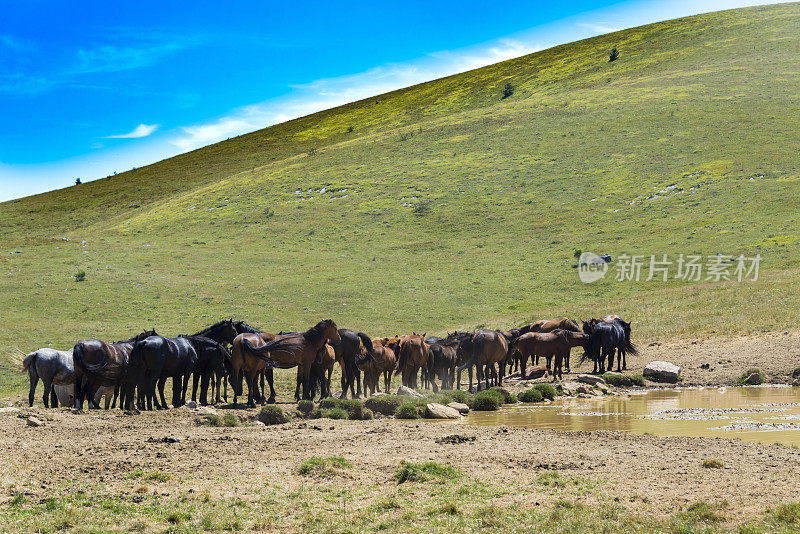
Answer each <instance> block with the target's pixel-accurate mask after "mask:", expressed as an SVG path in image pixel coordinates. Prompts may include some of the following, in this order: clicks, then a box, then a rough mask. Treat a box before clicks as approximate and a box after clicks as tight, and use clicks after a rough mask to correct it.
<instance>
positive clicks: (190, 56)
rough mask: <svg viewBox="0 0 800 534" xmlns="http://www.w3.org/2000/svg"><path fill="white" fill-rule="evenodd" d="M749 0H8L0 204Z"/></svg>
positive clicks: (2, 31)
mask: <svg viewBox="0 0 800 534" xmlns="http://www.w3.org/2000/svg"><path fill="white" fill-rule="evenodd" d="M759 3H763V2H753V1H747V0H694V1H690V0H672V1H662V2H658V1H653V0H629V1H625V2H609V1H599V0H598V1H580V0H576V1H572V2H516V3H513V4H506V3H503V2H497V3H494V4H491V3H487V2H485V1H481V2H478V1H474V2H473V1H470V0H460V1H458V2H455V1H444V0H440V1H438V2H430V1H426V2H419V1H416V0H407V1H405V2H402V3H376V2H361V1H357V2H345V3H338V2H315V1H306V2H276V1H263V0H262V1H241V2H239V1H229V2H202V1H193V2H184V1H171V2H164V1H163V0H162V1H159V2H151V1H137V2H107V1H106V2H93V1H84V2H69V3H67V2H56V1H39V0H25V1H23V2H18V1H12V0H0V201H2V200H8V199H11V198H16V197H20V196H25V195H29V194H33V193H38V192H42V191H47V190H50V189H56V188H60V187H65V186H68V185H71V184H72V183H74V180H75V178H76V177H81V178H82V179H83V181H89V180H92V179H96V178H101V177H103V176H107V175H109V174H112V173H113V172H115V171H118V172H122V171H124V170H128V169H130V168H131V167H134V166H137V167H138V166H142V165H146V164H148V163H152V162H154V161H158V160H160V159H163V158H166V157H170V156H173V155H176V154H179V153H182V152H186V151H188V150H192V149H195V148H199V147H201V146H205V145H208V144H211V143H213V142H216V141H219V140H222V139H225V138H227V137H232V136H235V135H240V134H242V133H246V132H249V131H253V130H257V129H259V128H263V127H265V126H268V125H270V124H275V123H278V122H282V121H285V120H288V119H290V118H294V117H298V116H302V115H306V114H308V113H312V112H314V111H318V110H321V109H325V108H329V107H333V106H336V105H339V104H343V103H345V102H349V101H353V100H358V99H360V98H365V97H368V96H371V95H374V94H378V93H381V92H385V91H389V90H392V89H397V88H400V87H405V86H408V85H411V84H415V83H419V82H422V81H426V80H430V79H434V78H438V77H441V76H446V75H449V74H453V73H456V72H463V71H466V70H469V69H472V68H476V67H480V66H483V65H487V64H490V63H495V62H497V61H502V60H504V59H509V58H512V57H517V56H520V55H524V54H527V53H530V52H534V51H536V50H541V49H544V48H548V47H550V46H554V45H556V44H560V43H564V42H569V41H574V40H577V39H582V38H585V37H590V36H594V35H599V34H602V33H607V32H610V31H614V30H617V29H622V28H628V27H631V26H637V25H640V24H646V23H649V22H655V21H658V20H665V19H670V18H675V17H679V16H684V15H690V14H695V13H701V12H706V11H715V10H718V9H727V8H734V7H742V6H746V5H756V4H759Z"/></svg>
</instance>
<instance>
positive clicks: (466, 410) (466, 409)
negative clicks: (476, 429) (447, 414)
mask: <svg viewBox="0 0 800 534" xmlns="http://www.w3.org/2000/svg"><path fill="white" fill-rule="evenodd" d="M447 406H449V407H450V408H453V409H455V410H458V412H459V413H469V406H467V405H466V404H462V403H460V402H451V403H450V404H448V405H447Z"/></svg>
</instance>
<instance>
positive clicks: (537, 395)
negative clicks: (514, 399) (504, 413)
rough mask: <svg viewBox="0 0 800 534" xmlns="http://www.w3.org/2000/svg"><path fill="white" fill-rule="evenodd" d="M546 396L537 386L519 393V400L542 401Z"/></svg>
mask: <svg viewBox="0 0 800 534" xmlns="http://www.w3.org/2000/svg"><path fill="white" fill-rule="evenodd" d="M543 399H544V397H543V396H542V392H541V391H539V390H538V389H536V388H531V389H529V390H528V391H523V392H522V393H520V395H519V400H521V401H522V402H542V400H543Z"/></svg>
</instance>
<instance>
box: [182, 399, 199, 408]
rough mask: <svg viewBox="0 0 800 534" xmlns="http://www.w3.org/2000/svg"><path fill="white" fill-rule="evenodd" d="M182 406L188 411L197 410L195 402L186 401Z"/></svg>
mask: <svg viewBox="0 0 800 534" xmlns="http://www.w3.org/2000/svg"><path fill="white" fill-rule="evenodd" d="M184 406H186V407H187V408H189V409H190V410H196V409H197V401H193V400H190V401H187V402H186V404H184Z"/></svg>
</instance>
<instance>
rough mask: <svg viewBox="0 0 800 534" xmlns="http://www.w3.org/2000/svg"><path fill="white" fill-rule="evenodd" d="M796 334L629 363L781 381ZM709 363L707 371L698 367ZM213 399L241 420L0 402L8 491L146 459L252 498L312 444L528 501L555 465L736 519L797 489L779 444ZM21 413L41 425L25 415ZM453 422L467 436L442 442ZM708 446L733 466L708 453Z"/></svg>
mask: <svg viewBox="0 0 800 534" xmlns="http://www.w3.org/2000/svg"><path fill="white" fill-rule="evenodd" d="M798 341H800V336H798V334H796V333H792V334H784V333H777V334H768V335H762V336H758V337H751V338H747V339H738V340H727V341H723V340H716V341H715V340H696V342H695V341H692V340H689V341H686V342H681V343H675V344H674V345H667V344H662V345H652V346H644V347H642V355H641V356H639V357H637V358H636V359H635V360H634V361H633V362H631V363H630V364H629V367H631V371H633V372H640V370H641V368H642V367H643V365H644V363H646V362H647V361H650V360H654V359H665V360H668V361H672V362H675V363H678V364H680V365H682V366H683V368H684V371H683V372H684V376H685V379H686V382H687V383H699V384H730V383H733V382H734V381H735V379H736V378H737V377H738V376H739V374H741V372H742V369H743V368H746V367H750V366H752V365H754V364H756V365H758V366H759V367H760V368H762V370H764V371H765V372H766V374H767V376H768V377H769V379H770V381H775V382H784V383H785V381H786V378H787V377H788V376H789V375H790V374H791V370H792V369H794V368H795V367H797V366H798V365H799V364H800V348H798V347H799V346H800V344H799V343H798ZM728 360H731V361H730V362H728ZM706 362H708V363H710V364H711V367H712V370H710V371H707V370H704V369H700V364H701V363H706ZM719 362H723V363H719ZM756 362H757V363H756ZM22 400H23V399H22V398H21V397H20V399H19V401H22ZM17 405H18V406H20V404H19V403H18V404H17ZM284 407H286V408H291V406H289V405H284ZM218 408H219V412H220V413H221V414H224V413H233V414H236V415H237V416H238V417H239V419H240V420H242V422H243V423H242V425H241V426H237V427H232V428H215V427H209V426H205V425H201V424H199V421H200V420H201V417H200V416H199V415H198V414H197V413H196V412H194V411H192V410H191V409H189V408H186V407H184V408H180V409H174V410H169V411H165V412H148V413H141V414H136V415H126V414H124V413H123V412H121V411H119V410H112V411H108V412H106V411H84V412H80V413H73V412H72V411H71V410H70V409H68V408H58V409H51V410H46V409H43V408H40V407H34V408H32V409H28V408H24V407H23V410H22V412H15V413H0V458H2V459H3V461H2V462H0V489H2V490H3V491H2V493H0V503H2V502H4V501H8V499H10V498H11V495H12V494H13V492H12V490H13V491H23V492H25V493H26V494H28V495H30V496H31V497H32V498H34V499H36V498H45V497H47V496H49V495H52V494H54V493H63V492H65V491H73V490H75V489H76V488H94V489H96V490H98V491H102V492H103V493H105V494H109V495H128V494H131V493H132V492H135V491H137V489H136V486H137V485H141V482H140V481H137V480H135V479H133V478H132V477H131V473H134V472H136V470H137V469H141V470H144V471H146V472H154V471H158V472H163V473H167V474H168V475H170V478H169V480H166V481H163V482H156V483H150V485H149V487H147V488H146V491H148V492H158V493H159V494H160V495H163V496H165V497H168V496H169V495H175V494H177V493H179V492H186V491H189V490H192V491H193V492H209V493H211V494H213V495H215V496H218V497H221V498H227V497H231V496H234V495H235V496H236V497H237V498H242V499H247V498H248V495H252V494H254V491H256V490H257V489H258V488H261V487H264V485H265V484H266V485H273V486H275V485H276V486H278V487H280V488H284V489H285V490H286V491H289V490H291V489H292V488H295V487H297V486H301V485H303V484H305V483H306V482H307V479H306V478H304V477H302V476H301V475H299V474H297V473H296V469H297V467H298V466H299V465H300V464H301V463H302V462H303V461H304V460H306V459H308V458H309V457H312V456H320V457H327V456H343V457H344V458H346V459H347V460H349V461H350V462H352V464H353V467H352V469H349V470H348V474H347V476H346V477H345V478H341V479H338V480H337V481H336V482H335V483H336V484H343V485H352V486H354V487H355V486H360V485H363V486H381V485H387V486H388V485H392V484H394V481H393V478H392V477H393V475H394V473H395V471H396V469H397V467H398V465H399V463H400V462H401V461H402V460H408V461H428V460H434V461H436V462H439V463H441V464H447V465H451V466H453V467H455V468H457V469H459V470H461V471H463V472H464V473H467V474H468V475H469V476H470V477H473V478H475V479H477V480H484V481H492V482H493V483H508V484H513V485H514V487H517V488H523V491H520V492H518V493H516V494H514V495H513V496H511V497H507V498H508V499H510V500H512V501H519V502H521V503H527V504H530V503H531V502H533V501H537V502H538V501H540V500H541V501H543V502H547V500H548V499H552V495H550V494H548V493H547V492H545V491H542V490H541V488H540V487H539V486H537V485H536V481H537V477H539V476H540V475H541V474H542V473H544V472H548V471H553V470H555V471H558V472H559V473H560V474H561V475H564V476H576V477H584V478H586V479H588V480H590V481H596V482H597V483H598V484H600V485H601V487H602V493H603V494H604V495H605V496H606V497H608V498H611V499H612V500H613V501H614V502H619V503H620V504H621V506H623V507H624V508H625V509H626V510H629V511H633V512H641V513H648V514H663V515H665V516H667V515H670V514H672V513H674V512H675V511H676V510H679V509H682V508H684V507H685V506H687V505H688V504H689V503H692V502H696V501H699V500H707V501H713V502H720V501H727V503H728V504H729V509H728V512H727V518H728V519H729V520H731V521H735V520H738V519H744V518H746V517H748V516H751V515H753V514H761V513H763V512H764V510H765V508H766V507H768V506H771V505H774V504H777V503H786V502H796V501H798V500H799V499H800V496H799V495H798V493H797V482H796V481H797V480H798V479H800V451H799V450H796V449H793V448H791V447H787V446H783V445H764V444H754V443H745V442H741V441H739V440H733V439H709V438H687V437H655V436H647V435H645V436H642V435H632V434H625V433H616V432H561V431H549V430H536V429H516V428H505V427H501V428H497V427H475V426H468V425H463V424H453V423H449V422H424V421H420V422H403V421H397V420H394V419H384V420H375V421H338V420H337V421H333V420H329V419H319V420H310V421H295V422H291V423H286V424H283V425H276V426H268V427H258V426H250V423H251V422H252V420H253V418H254V416H255V414H256V410H247V409H236V410H234V409H231V408H226V407H218ZM22 414H24V415H26V416H27V415H30V414H33V415H35V416H36V417H38V418H40V419H41V420H43V421H44V423H45V424H44V426H41V427H31V426H28V424H27V422H26V419H25V418H23V417H21V416H20V415H22ZM453 434H458V435H460V436H465V437H467V438H468V440H466V441H464V442H463V443H458V444H448V443H439V442H437V440H440V439H441V438H444V437H446V436H449V435H453ZM472 437H474V438H475V439H474V440H471V438H472ZM163 438H177V440H178V441H177V442H174V443H168V442H164V441H163ZM712 458H713V459H718V460H720V461H721V462H722V463H723V464H724V468H721V469H708V468H703V467H702V466H701V463H702V461H703V460H704V459H712ZM138 491H141V488H139V490H138ZM590 498H591V497H590Z"/></svg>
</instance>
